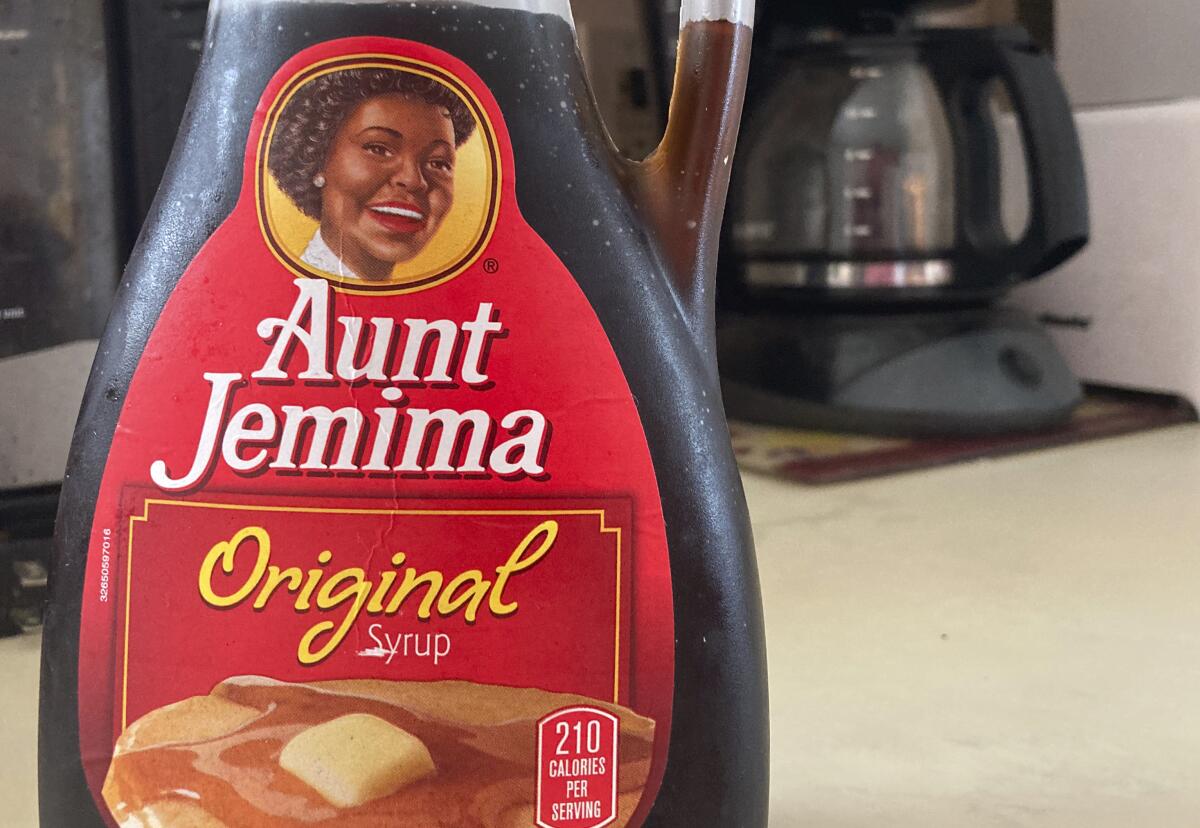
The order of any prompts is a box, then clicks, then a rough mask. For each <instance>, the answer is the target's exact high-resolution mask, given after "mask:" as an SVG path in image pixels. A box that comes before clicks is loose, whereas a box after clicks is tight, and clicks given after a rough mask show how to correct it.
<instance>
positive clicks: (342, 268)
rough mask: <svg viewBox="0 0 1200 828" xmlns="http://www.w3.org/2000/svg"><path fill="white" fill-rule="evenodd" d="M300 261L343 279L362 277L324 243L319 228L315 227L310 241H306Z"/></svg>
mask: <svg viewBox="0 0 1200 828" xmlns="http://www.w3.org/2000/svg"><path fill="white" fill-rule="evenodd" d="M300 261H302V262H304V263H305V264H306V265H308V266H309V267H313V268H316V269H317V270H323V271H325V272H326V273H332V274H334V275H335V276H341V277H342V278H343V279H359V280H360V281H361V278H362V277H360V276H359V275H358V274H357V273H355V272H354V271H353V270H351V269H350V268H349V267H348V266H347V265H346V263H345V262H343V261H342V259H341V257H340V256H338V254H336V253H334V252H333V248H332V247H330V246H329V245H328V244H327V243H326V241H325V237H324V236H323V235H321V230H320V228H317V233H316V235H315V236H313V237H312V241H310V242H309V243H308V247H306V248H304V255H303V256H301V257H300Z"/></svg>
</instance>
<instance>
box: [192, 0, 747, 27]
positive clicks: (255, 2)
mask: <svg viewBox="0 0 1200 828" xmlns="http://www.w3.org/2000/svg"><path fill="white" fill-rule="evenodd" d="M705 1H706V2H716V3H718V4H720V3H724V2H740V1H743V0H705ZM412 2H414V0H212V2H211V3H210V4H209V14H210V15H218V14H220V13H222V12H224V11H226V10H231V9H235V8H242V7H253V6H262V7H270V6H293V7H297V6H311V5H346V6H370V5H375V6H386V5H389V4H391V5H406V6H407V5H410V4H411V3H412ZM415 2H418V3H420V4H421V5H423V6H425V5H428V6H438V5H450V4H451V3H453V5H455V6H480V7H483V8H489V9H508V10H512V11H527V12H532V13H534V14H556V15H558V16H559V17H561V18H563V19H564V20H566V21H568V22H572V23H573V20H572V17H571V2H570V0H415Z"/></svg>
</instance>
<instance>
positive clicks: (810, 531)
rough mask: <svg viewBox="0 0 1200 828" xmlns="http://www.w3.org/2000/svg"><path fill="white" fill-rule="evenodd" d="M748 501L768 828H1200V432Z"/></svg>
mask: <svg viewBox="0 0 1200 828" xmlns="http://www.w3.org/2000/svg"><path fill="white" fill-rule="evenodd" d="M746 489H747V494H748V496H749V500H750V505H751V511H752V513H753V516H754V523H755V529H756V533H757V543H758V550H759V557H760V561H761V569H762V574H763V586H764V603H765V607H766V615H767V634H768V640H769V641H768V644H769V650H770V661H771V697H772V711H771V713H772V715H771V718H772V740H773V751H772V766H773V779H772V816H771V826H772V828H799V826H804V828H810V826H811V827H812V828H993V826H995V828H1000V826H1005V827H1006V828H1007V826H1037V828H1049V827H1050V826H1054V827H1055V828H1058V827H1059V826H1061V828H1082V827H1083V826H1086V828H1110V826H1111V828H1118V826H1119V827H1120V828H1128V826H1143V825H1144V826H1154V828H1176V826H1178V827H1179V828H1183V827H1184V826H1189V827H1190V826H1194V825H1196V824H1197V822H1198V821H1200V817H1198V816H1197V815H1198V814H1200V508H1197V507H1198V504H1200V426H1185V427H1178V428H1172V429H1168V430H1165V431H1160V432H1155V433H1152V434H1146V435H1140V436H1136V437H1127V438H1121V439H1116V440H1107V441H1103V442H1099V443H1091V444H1087V445H1083V446H1075V447H1070V448H1065V449H1056V450H1051V451H1043V452H1038V453H1035V454H1027V455H1022V456H1018V457H1013V458H1006V459H1001V460H995V461H983V462H976V463H970V464H966V465H961V466H953V467H947V468H942V469H936V470H932V471H926V472H920V473H915V474H906V475H902V476H898V477H891V478H885V479H882V480H876V481H868V482H862V483H852V484H844V485H838V486H829V487H821V488H805V487H800V486H794V485H787V484H783V483H779V482H776V481H773V480H768V479H765V478H759V477H750V478H748V479H747V481H746ZM37 657H38V639H37V638H36V637H27V638H22V639H8V640H3V641H0V745H3V746H4V748H5V749H4V751H3V755H0V813H3V814H4V817H3V820H2V821H3V825H4V826H6V828H7V826H13V828H23V826H26V825H29V826H32V825H35V824H36V818H35V813H36V806H35V802H34V798H35V785H34V769H35V761H34V734H35V726H34V717H35V713H36V687H37ZM14 808H15V811H14Z"/></svg>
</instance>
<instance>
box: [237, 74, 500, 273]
mask: <svg viewBox="0 0 1200 828" xmlns="http://www.w3.org/2000/svg"><path fill="white" fill-rule="evenodd" d="M385 60H388V58H386V57H385V56H371V58H370V61H369V63H366V64H357V63H354V62H349V63H348V65H344V66H342V67H338V68H335V69H330V70H326V71H322V72H319V73H317V74H314V75H307V76H306V75H305V74H303V73H302V74H300V75H298V76H296V78H294V79H293V81H292V82H291V84H290V85H288V86H285V87H284V89H283V90H282V91H281V92H280V93H279V96H278V97H277V98H276V102H275V104H274V105H273V106H272V107H271V114H270V120H269V122H268V127H267V130H266V131H265V133H264V139H263V142H262V144H261V145H260V155H259V179H258V188H259V192H258V205H259V211H260V219H261V221H262V225H263V230H264V233H265V235H266V239H267V241H268V243H269V244H270V245H271V247H272V249H273V250H274V251H275V253H276V255H277V256H278V257H279V258H280V260H281V261H282V262H283V263H284V264H286V265H288V266H289V268H290V269H291V270H292V271H293V272H294V273H297V274H300V275H311V276H323V277H325V278H328V279H331V280H332V281H334V282H336V283H337V284H339V285H341V286H342V288H343V289H345V290H349V291H353V292H359V293H376V292H400V293H405V292H411V291H413V290H421V289H423V288H424V287H428V286H432V285H435V284H440V283H442V282H444V281H446V280H448V279H452V278H454V277H455V276H456V275H458V274H459V273H461V272H463V271H464V270H465V269H466V268H467V267H469V266H470V265H471V264H472V263H473V262H474V261H475V260H476V259H477V258H478V257H479V255H481V253H482V251H483V249H484V248H485V247H486V245H487V242H488V241H489V240H490V238H491V233H492V231H493V230H494V228H495V225H496V217H497V213H498V209H499V207H498V205H499V191H500V177H501V176H500V164H499V152H498V144H497V141H496V135H495V132H494V131H493V129H492V126H491V123H490V121H489V120H488V119H487V116H486V114H485V112H484V110H483V108H482V107H481V106H480V104H479V101H478V100H477V99H475V98H474V96H473V95H472V94H471V93H470V91H469V90H468V89H467V88H466V87H465V86H464V85H463V84H462V82H461V81H460V80H458V79H457V78H455V77H454V76H452V75H446V74H444V73H443V76H442V77H439V76H438V75H437V74H435V73H437V72H439V71H440V70H438V69H437V68H436V67H432V66H428V65H420V66H414V67H413V70H412V71H408V70H406V69H403V68H399V67H397V68H390V67H388V66H386V65H383V66H381V65H379V64H380V63H381V62H383V61H385ZM399 62H400V61H397V63H399Z"/></svg>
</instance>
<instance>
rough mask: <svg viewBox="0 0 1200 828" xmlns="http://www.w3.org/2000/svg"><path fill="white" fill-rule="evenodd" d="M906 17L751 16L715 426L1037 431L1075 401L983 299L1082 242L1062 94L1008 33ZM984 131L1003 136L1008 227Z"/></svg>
mask: <svg viewBox="0 0 1200 828" xmlns="http://www.w3.org/2000/svg"><path fill="white" fill-rule="evenodd" d="M920 5H921V4H918V3H914V2H906V0H866V1H865V2H864V1H863V0H845V1H844V2H825V3H822V2H811V3H803V4H794V3H787V2H770V0H768V2H767V3H766V5H765V6H764V8H763V9H762V13H761V18H760V23H759V27H758V32H757V34H756V41H755V56H754V66H753V68H752V77H751V92H750V98H749V99H748V103H747V115H746V119H745V121H744V125H743V131H742V138H741V144H740V148H739V154H738V161H737V168H736V170H735V176H734V184H733V187H732V190H731V196H730V207H729V215H728V216H727V221H726V227H727V235H726V238H725V239H724V242H723V248H722V282H721V298H720V304H721V314H720V322H719V334H718V336H719V345H720V354H721V367H722V373H723V376H724V380H725V390H726V404H727V407H728V408H729V411H730V414H731V416H734V417H738V418H742V419H751V420H760V421H768V422H774V423H781V424H787V425H796V426H801V427H810V428H832V429H838V430H855V431H870V432H885V433H898V434H922V433H981V432H991V431H1001V430H1015V429H1031V428H1040V427H1046V426H1049V425H1052V424H1054V423H1057V422H1060V421H1062V420H1064V419H1066V418H1068V417H1069V416H1070V414H1071V412H1072V411H1073V409H1074V408H1075V407H1076V405H1077V404H1078V402H1079V401H1080V399H1081V396H1082V392H1081V388H1080V385H1079V382H1078V381H1077V380H1076V379H1075V378H1074V377H1073V376H1072V374H1071V372H1070V370H1069V369H1068V368H1067V366H1066V365H1065V363H1064V362H1063V360H1062V358H1061V356H1060V355H1059V354H1058V352H1057V351H1056V350H1055V348H1054V346H1053V344H1052V343H1051V341H1050V339H1049V338H1048V337H1047V336H1046V335H1045V333H1044V332H1043V331H1042V330H1041V328H1040V326H1039V324H1038V323H1037V322H1036V321H1034V320H1032V319H1029V318H1027V317H1025V316H1023V315H1022V314H1020V313H1019V312H1016V311H1013V310H1011V309H1007V308H1004V307H1003V306H1002V305H1001V303H1000V302H999V300H1000V298H1001V297H1002V296H1003V294H1004V293H1005V292H1006V291H1007V290H1008V289H1010V288H1011V287H1013V286H1014V285H1016V284H1018V283H1019V282H1021V281H1023V280H1026V279H1031V278H1034V277H1036V276H1039V275H1041V274H1043V273H1045V272H1047V271H1048V270H1051V269H1053V268H1054V267H1056V266H1057V265H1059V264H1061V263H1062V262H1064V261H1066V260H1067V259H1068V258H1070V257H1071V256H1073V255H1074V254H1075V253H1076V252H1077V251H1078V250H1079V249H1080V248H1082V247H1083V246H1084V245H1085V244H1086V242H1087V238H1088V208H1087V191H1086V184H1085V179H1084V172H1083V160H1082V153H1081V151H1080V146H1079V138H1078V135H1077V133H1076V131H1075V124H1074V120H1073V117H1072V114H1071V109H1070V105H1069V102H1068V100H1067V96H1066V93H1065V91H1064V90H1063V87H1062V84H1061V82H1060V80H1059V77H1058V75H1057V72H1056V70H1055V68H1054V65H1053V62H1052V60H1051V58H1050V57H1049V56H1048V55H1047V54H1046V53H1045V52H1044V51H1042V50H1041V49H1040V48H1039V47H1038V46H1037V45H1036V44H1035V43H1034V42H1033V40H1032V39H1031V38H1030V37H1029V36H1028V35H1027V34H1026V33H1025V31H1024V30H1023V29H1020V28H1018V27H1006V28H979V29H921V28H918V27H916V25H915V23H914V20H915V17H914V16H913V15H914V12H915V11H916V9H917V7H918V6H920ZM924 5H928V4H924ZM939 5H941V6H946V5H953V3H946V2H942V3H940V4H939ZM997 90H1003V92H1004V93H1006V94H1005V95H999V94H998V93H997ZM1005 97H1006V98H1007V100H1008V101H1009V102H1010V103H1009V105H1008V108H1005V107H1001V106H998V105H997V101H998V100H1002V99H1003V98H1005ZM1004 130H1008V131H1009V132H1010V133H1012V136H1013V140H1019V141H1020V142H1021V143H1022V144H1023V145H1024V159H1025V168H1026V178H1027V190H1028V220H1027V222H1026V226H1025V227H1024V229H1019V228H1018V229H1016V230H1015V231H1014V230H1012V229H1008V228H1006V223H1005V220H1004V215H1003V210H1002V199H1001V192H1002V187H1001V134H1002V132H1003V131H1004ZM1010 223H1011V222H1010Z"/></svg>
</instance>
